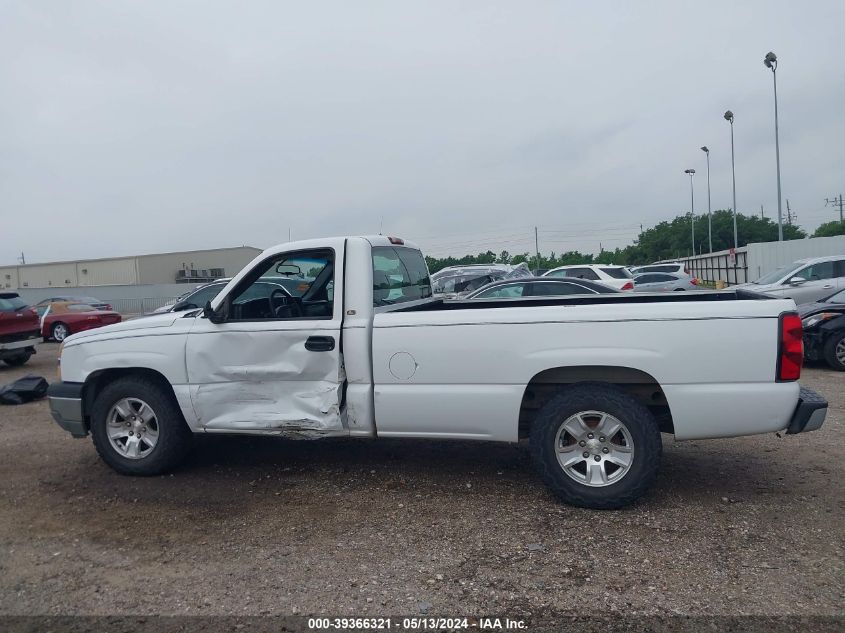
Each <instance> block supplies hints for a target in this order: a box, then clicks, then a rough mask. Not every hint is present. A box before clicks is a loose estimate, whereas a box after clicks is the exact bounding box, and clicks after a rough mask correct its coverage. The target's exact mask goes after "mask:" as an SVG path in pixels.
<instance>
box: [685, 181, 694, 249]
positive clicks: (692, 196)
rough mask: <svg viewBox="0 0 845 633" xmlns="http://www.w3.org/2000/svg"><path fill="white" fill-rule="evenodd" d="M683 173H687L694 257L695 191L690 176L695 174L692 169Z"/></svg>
mask: <svg viewBox="0 0 845 633" xmlns="http://www.w3.org/2000/svg"><path fill="white" fill-rule="evenodd" d="M684 173H685V174H689V214H690V219H691V220H692V256H693V257H695V193H694V192H693V188H692V177H693V176H694V175H695V170H694V169H685V170H684Z"/></svg>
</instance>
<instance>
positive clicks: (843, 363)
mask: <svg viewBox="0 0 845 633" xmlns="http://www.w3.org/2000/svg"><path fill="white" fill-rule="evenodd" d="M824 359H825V360H826V361H827V364H828V365H830V366H831V367H833V368H834V369H836V370H838V371H845V332H837V333H836V334H834V335H832V336H831V337H830V338H828V339H827V343H825V344H824Z"/></svg>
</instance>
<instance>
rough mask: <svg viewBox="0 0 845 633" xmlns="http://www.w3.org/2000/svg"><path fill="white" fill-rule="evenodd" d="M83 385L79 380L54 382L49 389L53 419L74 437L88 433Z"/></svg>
mask: <svg viewBox="0 0 845 633" xmlns="http://www.w3.org/2000/svg"><path fill="white" fill-rule="evenodd" d="M82 386H83V385H82V383H78V382H54V383H53V384H51V385H50V386H49V387H48V389H47V399H48V400H49V402H50V413H51V414H52V415H53V419H54V420H55V421H56V423H57V424H58V425H59V426H60V427H62V428H63V429H64V430H65V431H67V432H68V433H70V434H71V435H73V437H85V436H86V435H88V424H87V421H86V420H85V412H84V411H83V406H82Z"/></svg>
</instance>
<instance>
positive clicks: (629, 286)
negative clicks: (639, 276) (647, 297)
mask: <svg viewBox="0 0 845 633" xmlns="http://www.w3.org/2000/svg"><path fill="white" fill-rule="evenodd" d="M633 289H634V282H633V281H626V282H625V285H624V286H622V290H633Z"/></svg>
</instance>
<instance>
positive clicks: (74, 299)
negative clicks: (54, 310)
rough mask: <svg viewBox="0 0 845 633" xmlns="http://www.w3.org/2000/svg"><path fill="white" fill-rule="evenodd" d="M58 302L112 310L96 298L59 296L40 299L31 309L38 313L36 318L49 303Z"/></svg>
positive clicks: (110, 306) (107, 304)
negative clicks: (83, 304)
mask: <svg viewBox="0 0 845 633" xmlns="http://www.w3.org/2000/svg"><path fill="white" fill-rule="evenodd" d="M59 301H67V302H70V303H85V304H87V305H89V306H94V307H95V308H97V310H112V309H113V308H112V304H110V303H107V302H105V301H100V300H99V299H97V298H96V297H70V296H61V297H50V298H49V299H42V300H41V301H39V302H38V303H36V304H35V305H34V306H33V307H34V308H35V311H36V312H38V316H42V315H43V314H44V313H45V312H46V311H47V306H49V305H50V304H51V303H56V302H59Z"/></svg>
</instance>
